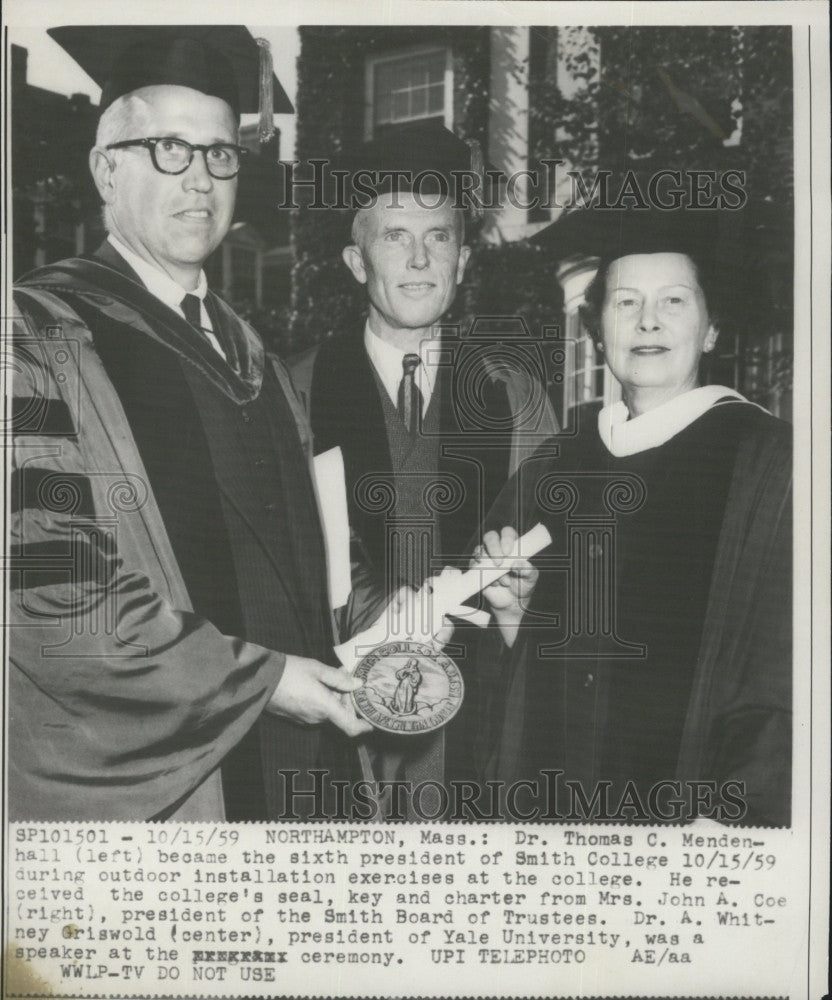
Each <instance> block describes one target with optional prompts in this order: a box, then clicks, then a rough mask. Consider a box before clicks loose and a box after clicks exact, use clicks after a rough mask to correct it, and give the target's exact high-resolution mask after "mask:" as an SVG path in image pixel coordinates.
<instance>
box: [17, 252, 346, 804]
mask: <svg viewBox="0 0 832 1000" xmlns="http://www.w3.org/2000/svg"><path fill="white" fill-rule="evenodd" d="M16 304H17V306H18V309H19V310H20V312H21V315H22V320H23V322H22V324H21V326H20V328H19V331H18V332H19V337H18V339H17V343H16V347H17V353H16V358H17V359H18V373H17V378H16V379H15V402H16V419H15V425H14V429H15V437H14V445H15V448H14V456H15V463H14V473H13V475H14V479H13V498H14V500H15V509H14V511H13V534H12V543H13V549H12V551H13V553H14V554H15V555H16V556H17V557H18V559H19V563H18V565H19V566H20V567H21V569H20V572H19V574H18V575H17V576H16V577H15V581H14V582H15V583H16V584H17V587H16V588H15V597H16V599H15V600H14V601H13V605H12V613H13V620H14V621H15V623H16V624H18V625H19V626H20V627H19V628H16V629H13V630H12V633H11V657H10V659H11V693H10V705H11V726H12V731H11V734H10V781H9V785H10V807H11V814H12V816H13V817H15V818H18V819H147V818H150V817H160V816H162V817H167V816H173V817H176V818H206V819H207V818H220V817H221V816H222V799H221V797H220V796H219V795H218V794H217V792H218V781H219V772H218V766H219V765H220V764H221V763H222V762H223V761H224V760H228V759H229V754H230V753H231V752H232V751H234V749H235V748H236V747H238V746H240V745H245V744H246V739H247V734H250V733H251V732H252V731H253V730H252V727H253V726H254V725H255V723H256V722H257V720H258V719H259V718H260V716H261V712H262V710H263V707H264V705H265V704H266V702H267V701H268V699H269V697H270V695H271V693H272V692H273V690H274V688H275V686H276V684H277V682H278V681H279V679H280V676H281V673H282V669H283V664H284V660H285V655H284V654H285V653H296V654H299V655H306V656H314V657H316V658H318V659H324V660H326V659H331V656H332V651H331V649H332V638H333V636H332V623H331V617H330V613H329V610H328V608H327V606H326V604H327V602H326V575H325V557H324V550H323V542H322V538H321V533H320V527H319V524H318V518H317V507H316V498H315V494H314V489H313V486H312V481H311V476H310V472H309V453H308V450H307V446H308V443H309V441H308V437H306V438H304V435H305V420H304V417H303V414H302V412H301V411H300V409H299V407H298V405H297V402H296V401H295V399H294V395H293V391H292V389H291V386H290V383H289V381H288V378H287V376H286V374H285V372H284V370H283V369H282V367H281V366H280V364H279V363H277V362H276V361H275V360H274V359H271V358H267V357H266V356H265V355H264V352H263V348H262V344H261V342H260V340H259V338H258V337H257V335H256V334H255V333H254V332H253V331H252V330H251V329H250V328H249V327H248V326H247V325H246V324H245V323H243V322H242V321H241V320H240V319H239V317H237V316H236V315H235V314H234V313H233V312H232V311H231V310H230V309H229V307H228V306H227V305H225V304H224V303H223V302H222V300H220V299H219V298H217V297H216V296H212V295H209V302H208V308H209V310H210V311H211V314H212V318H213V321H214V326H215V330H216V331H217V333H218V337H219V339H220V341H221V342H224V343H225V345H226V350H227V351H228V352H230V353H229V355H228V356H229V359H230V360H231V361H232V362H234V361H236V363H237V368H238V371H237V372H235V371H234V370H233V369H232V368H231V367H230V366H229V364H227V363H226V361H224V360H223V359H222V358H220V357H219V356H218V354H217V353H216V352H215V351H214V349H213V348H212V347H211V346H210V345H209V344H208V343H207V341H206V340H205V339H204V338H203V337H201V336H200V334H199V333H198V332H197V331H195V330H194V329H193V328H192V327H190V325H189V324H187V323H186V322H185V321H184V320H183V319H182V318H181V317H180V316H178V314H176V313H175V312H173V311H172V310H170V309H168V308H167V307H166V306H164V305H163V304H162V303H160V302H159V301H158V300H157V299H155V298H154V297H153V296H151V295H150V294H149V293H148V292H147V291H146V289H145V288H144V286H143V285H141V283H140V282H138V280H137V278H136V276H135V275H134V274H133V273H132V272H131V270H130V269H129V267H127V265H126V264H125V263H124V261H123V260H122V259H121V257H120V256H119V255H118V254H116V253H115V251H114V250H112V248H110V247H109V244H107V245H105V247H104V248H102V251H101V252H99V254H98V255H97V259H95V260H93V261H91V262H90V261H78V260H73V261H66V262H63V263H61V264H58V265H54V266H52V267H48V268H43V269H40V270H39V271H36V272H33V273H32V274H31V275H29V276H28V277H27V278H25V279H23V281H22V282H20V284H19V288H18V291H17V293H16ZM64 632H67V633H68V638H66V637H64V636H63V633H64ZM45 647H48V648H45ZM53 651H54V652H53ZM258 743H259V746H258ZM261 756H262V757H264V758H265V763H266V768H267V774H266V776H268V772H269V771H270V772H271V773H272V774H273V772H274V769H275V767H276V766H277V765H278V764H279V765H281V766H285V767H300V768H304V767H308V766H310V765H313V764H316V763H318V762H319V761H320V760H321V732H320V730H319V729H318V728H310V727H301V726H296V725H294V724H293V723H290V722H288V721H286V720H279V719H272V718H269V719H268V720H267V725H266V728H265V731H264V733H261V734H259V735H258V737H257V738H252V737H251V736H248V743H247V748H246V751H245V753H244V754H243V761H244V763H243V765H242V767H243V768H245V767H250V765H251V764H252V762H255V766H254V767H253V768H251V767H250V769H249V775H250V776H252V777H254V778H255V781H254V782H253V785H250V786H246V785H245V784H244V785H243V788H244V794H243V795H242V796H240V797H239V798H238V802H237V803H236V805H235V809H239V810H245V809H246V808H250V809H251V808H253V809H254V811H255V812H260V815H259V816H257V817H256V818H266V817H265V814H264V813H262V812H261V810H262V809H263V808H264V807H263V805H262V803H263V796H264V793H265V792H267V791H269V790H268V789H267V787H266V785H265V783H264V781H263V779H262V778H260V777H259V775H258V774H257V771H259V770H260V769H261V765H260V760H259V758H260V757H261ZM338 756H340V757H341V758H342V759H344V753H343V748H342V749H341V750H340V751H339V753H338ZM237 775H238V776H239V775H240V769H239V767H238V771H237ZM275 778H276V775H275ZM209 786H210V788H211V792H210V794H207V793H206V792H205V788H206V787H209ZM275 795H276V793H275V790H274V789H271V792H270V794H269V799H270V803H271V808H272V809H275V808H277V807H276V806H275V802H276V799H275ZM197 800H198V804H194V803H195V802H197ZM247 802H248V805H247ZM252 802H254V803H256V805H254V806H253V807H252V805H251V803H252ZM240 818H242V817H240ZM246 818H255V816H249V817H246Z"/></svg>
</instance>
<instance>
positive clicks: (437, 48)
mask: <svg viewBox="0 0 832 1000" xmlns="http://www.w3.org/2000/svg"><path fill="white" fill-rule="evenodd" d="M437 52H444V54H445V76H444V85H445V92H444V97H443V102H444V114H443V117H444V124H445V128H448V129H452V128H453V124H454V67H453V54H452V52H451V49H450V47H449V46H447V45H417V46H414V47H411V48H406V49H398V50H397V51H395V52H388V53H387V54H385V55H383V56H368V57H367V61H366V63H365V66H364V138H365V140H368V141H369V140H370V139H372V138H373V129H374V125H375V120H374V119H375V114H374V112H375V105H374V96H375V73H376V67H377V66H381V65H382V64H384V63H391V62H397V61H399V60H400V59H410V58H412V57H413V56H419V55H433V54H435V53H437ZM427 117H428V116H427V115H423V116H422V117H420V118H405V119H402V121H401V122H392V123H391V124H393V125H397V124H406V123H407V122H411V121H414V122H417V121H424V120H425V118H427ZM430 117H433V116H430Z"/></svg>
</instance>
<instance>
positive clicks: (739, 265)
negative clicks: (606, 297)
mask: <svg viewBox="0 0 832 1000" xmlns="http://www.w3.org/2000/svg"><path fill="white" fill-rule="evenodd" d="M530 242H531V243H533V244H536V245H537V246H540V247H541V248H542V249H543V250H544V252H546V253H547V254H551V255H552V256H553V257H555V258H556V259H558V260H565V259H567V258H570V257H595V258H598V259H599V260H600V267H604V266H605V265H607V264H609V263H610V262H611V261H613V260H616V259H618V258H619V257H627V256H630V255H633V254H653V253H682V254H686V255H687V256H688V257H690V258H691V259H692V260H693V261H694V263H695V264H696V266H697V269H698V271H699V275H700V280H704V281H707V283H708V286H709V291H710V296H709V303H708V304H709V306H710V307H711V309H712V311H713V312H716V313H717V314H719V315H720V316H721V317H723V319H724V320H725V321H726V322H727V323H728V324H729V325H730V326H731V327H732V328H733V329H735V330H739V329H742V328H749V327H760V328H762V327H763V326H764V325H765V323H766V322H767V319H766V316H767V313H768V312H769V310H770V301H769V299H770V296H769V289H768V280H767V277H766V275H767V271H768V263H767V260H766V254H765V253H764V250H763V246H762V242H761V232H760V225H759V220H758V219H756V218H755V216H754V214H753V213H752V212H750V211H749V210H748V209H744V210H735V211H728V210H725V209H722V210H717V209H690V208H685V207H680V208H678V209H670V210H668V209H659V208H648V209H636V208H628V209H600V208H592V207H589V208H582V209H578V210H576V211H573V212H569V213H567V214H565V215H562V216H561V217H560V218H559V219H557V220H556V221H555V222H553V223H551V224H550V225H549V226H547V227H546V228H545V229H542V230H540V231H539V232H538V233H536V234H535V235H534V236H533V237H532V238H531V241H530Z"/></svg>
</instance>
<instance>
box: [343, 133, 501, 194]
mask: <svg viewBox="0 0 832 1000" xmlns="http://www.w3.org/2000/svg"><path fill="white" fill-rule="evenodd" d="M339 166H341V167H342V169H347V170H349V172H350V179H351V181H352V189H353V191H356V190H359V189H363V190H366V189H368V188H371V189H372V190H373V191H374V192H376V193H379V194H380V193H385V192H390V191H418V193H420V194H424V195H433V194H443V195H448V196H450V197H452V198H453V200H454V205H455V207H458V208H469V209H472V210H473V211H474V213H475V214H478V213H479V210H480V209H481V207H493V206H495V205H496V204H497V202H496V200H495V199H496V196H497V194H498V191H497V189H498V188H499V184H500V182H501V181H503V180H505V177H504V175H503V174H501V173H500V171H499V170H496V169H495V168H493V167H491V166H490V165H488V164H486V163H484V161H483V157H482V149H481V147H480V144H479V142H477V141H476V140H471V141H470V142H468V141H465V140H464V139H460V138H459V137H458V136H456V135H455V134H454V133H453V132H451V131H450V130H449V129H447V128H445V126H444V125H443V124H442V123H441V122H440V121H438V120H436V119H428V120H426V121H421V122H414V123H413V124H410V125H404V126H400V127H397V128H391V129H388V130H385V131H383V132H382V133H380V134H379V135H378V136H376V137H375V138H374V139H372V140H370V141H369V142H365V143H364V144H363V145H361V146H360V147H358V148H357V149H354V150H352V151H351V152H350V153H348V154H347V155H346V156H344V157H343V158H342V162H341V163H340V164H339ZM359 181H360V184H359Z"/></svg>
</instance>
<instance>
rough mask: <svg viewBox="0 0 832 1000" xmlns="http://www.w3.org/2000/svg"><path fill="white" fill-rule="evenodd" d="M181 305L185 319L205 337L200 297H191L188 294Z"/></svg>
mask: <svg viewBox="0 0 832 1000" xmlns="http://www.w3.org/2000/svg"><path fill="white" fill-rule="evenodd" d="M180 305H181V306H182V312H183V313H184V314H185V319H186V320H187V321H188V322H189V323H190V324H191V326H193V327H195V328H196V329H197V330H199V332H200V333H201V334H203V335H204V333H205V331H204V330H203V329H202V303H201V302H200V300H199V296H198V295H191V293H190V292H188V294H187V295H186V296H185V297H184V298H183V299H182V301H181V302H180Z"/></svg>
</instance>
